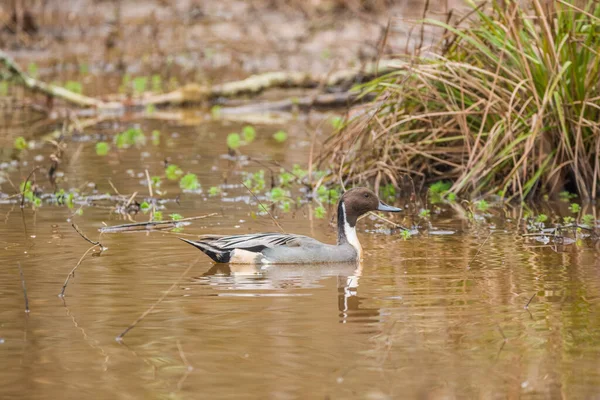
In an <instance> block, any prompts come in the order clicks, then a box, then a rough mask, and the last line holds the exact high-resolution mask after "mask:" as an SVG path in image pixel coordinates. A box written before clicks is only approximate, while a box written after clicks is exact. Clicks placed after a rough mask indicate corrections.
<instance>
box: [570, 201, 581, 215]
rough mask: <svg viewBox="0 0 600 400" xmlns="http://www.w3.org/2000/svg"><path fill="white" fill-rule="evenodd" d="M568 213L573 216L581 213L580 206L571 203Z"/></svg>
mask: <svg viewBox="0 0 600 400" xmlns="http://www.w3.org/2000/svg"><path fill="white" fill-rule="evenodd" d="M569 211H571V212H572V213H573V214H577V213H579V212H580V211H581V206H580V205H579V204H577V203H571V204H570V205H569Z"/></svg>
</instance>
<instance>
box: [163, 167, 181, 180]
mask: <svg viewBox="0 0 600 400" xmlns="http://www.w3.org/2000/svg"><path fill="white" fill-rule="evenodd" d="M165 175H166V176H167V179H168V180H170V181H176V180H177V179H179V176H180V175H183V171H182V170H181V168H179V167H178V166H177V165H175V164H169V165H168V166H167V168H166V169H165Z"/></svg>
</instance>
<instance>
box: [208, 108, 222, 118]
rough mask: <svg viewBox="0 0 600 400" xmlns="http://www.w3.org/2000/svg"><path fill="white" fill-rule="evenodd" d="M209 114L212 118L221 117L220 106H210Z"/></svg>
mask: <svg viewBox="0 0 600 400" xmlns="http://www.w3.org/2000/svg"><path fill="white" fill-rule="evenodd" d="M210 115H211V117H213V119H218V118H220V117H221V106H218V105H217V106H212V108H211V109H210Z"/></svg>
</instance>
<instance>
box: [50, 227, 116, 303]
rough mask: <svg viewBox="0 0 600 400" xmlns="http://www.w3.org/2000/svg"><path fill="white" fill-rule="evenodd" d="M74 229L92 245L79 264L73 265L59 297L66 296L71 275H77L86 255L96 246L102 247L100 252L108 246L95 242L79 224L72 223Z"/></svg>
mask: <svg viewBox="0 0 600 400" xmlns="http://www.w3.org/2000/svg"><path fill="white" fill-rule="evenodd" d="M72 226H73V229H75V231H76V232H77V233H79V235H80V236H81V237H82V238H84V239H85V240H86V241H88V242H90V243H91V244H92V247H90V248H89V249H87V250H86V251H85V253H83V255H82V256H81V258H80V259H79V261H77V264H75V266H74V267H73V269H72V270H71V272H69V274H68V275H67V278H66V279H65V283H64V284H63V286H62V289H61V291H60V294H59V295H58V297H65V290H67V285H68V284H69V281H70V280H71V277H73V276H75V271H76V270H77V268H79V266H80V265H81V263H82V262H83V259H84V258H85V256H87V254H88V253H89V252H90V251H92V250H93V249H94V248H95V247H100V252H103V251H104V250H106V247H104V246H103V245H102V243H100V242H94V241H93V240H91V239H89V238H88V237H87V236H86V235H85V234H84V233H83V232H81V231H80V230H79V228H78V227H77V225H75V224H72Z"/></svg>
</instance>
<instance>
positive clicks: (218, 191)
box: [208, 186, 221, 196]
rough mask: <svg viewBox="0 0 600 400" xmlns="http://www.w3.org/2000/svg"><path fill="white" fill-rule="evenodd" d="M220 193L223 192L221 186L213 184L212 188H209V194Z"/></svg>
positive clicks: (215, 194)
mask: <svg viewBox="0 0 600 400" xmlns="http://www.w3.org/2000/svg"><path fill="white" fill-rule="evenodd" d="M220 193H221V188H220V187H218V186H212V187H211V188H210V189H208V195H209V196H217V195H219V194H220Z"/></svg>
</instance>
